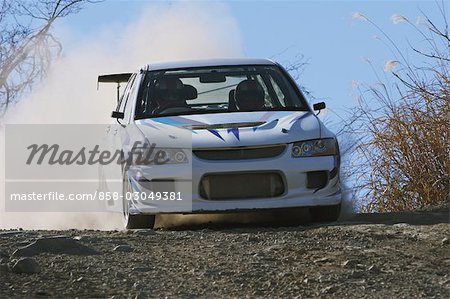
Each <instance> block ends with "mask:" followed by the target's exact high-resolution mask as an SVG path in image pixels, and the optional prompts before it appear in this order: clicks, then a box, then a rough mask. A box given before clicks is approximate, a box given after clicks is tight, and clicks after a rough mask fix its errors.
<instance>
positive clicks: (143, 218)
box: [122, 174, 156, 229]
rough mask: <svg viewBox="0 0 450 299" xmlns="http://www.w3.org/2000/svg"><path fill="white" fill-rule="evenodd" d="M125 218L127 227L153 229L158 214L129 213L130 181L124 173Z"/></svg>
mask: <svg viewBox="0 0 450 299" xmlns="http://www.w3.org/2000/svg"><path fill="white" fill-rule="evenodd" d="M122 186H123V188H122V192H123V199H122V200H123V219H124V223H125V228H126V229H145V228H147V229H153V228H154V227H155V219H156V215H130V213H129V206H128V204H129V202H128V200H127V198H128V197H127V195H126V193H127V192H129V191H130V186H129V184H128V181H127V180H126V179H125V174H124V180H123V185H122Z"/></svg>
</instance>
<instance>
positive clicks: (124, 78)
mask: <svg viewBox="0 0 450 299" xmlns="http://www.w3.org/2000/svg"><path fill="white" fill-rule="evenodd" d="M131 75H133V73H121V74H108V75H100V76H98V79H97V90H98V84H99V83H116V84H117V102H119V95H120V83H122V82H128V80H129V79H130V77H131Z"/></svg>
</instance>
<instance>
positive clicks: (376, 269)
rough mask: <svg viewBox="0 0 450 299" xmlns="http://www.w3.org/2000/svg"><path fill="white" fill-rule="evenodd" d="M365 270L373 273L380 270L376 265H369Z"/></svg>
mask: <svg viewBox="0 0 450 299" xmlns="http://www.w3.org/2000/svg"><path fill="white" fill-rule="evenodd" d="M367 271H369V272H370V273H373V274H378V273H380V272H381V270H380V268H378V267H377V266H376V265H372V266H370V267H369V269H367Z"/></svg>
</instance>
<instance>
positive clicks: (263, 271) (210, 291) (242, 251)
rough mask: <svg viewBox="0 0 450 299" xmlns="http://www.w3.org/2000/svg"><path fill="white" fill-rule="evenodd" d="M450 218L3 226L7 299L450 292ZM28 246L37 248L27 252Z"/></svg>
mask: <svg viewBox="0 0 450 299" xmlns="http://www.w3.org/2000/svg"><path fill="white" fill-rule="evenodd" d="M426 213H428V216H427V215H426ZM448 216H449V215H448V210H446V211H441V212H440V213H436V212H435V211H434V212H427V211H424V212H422V213H421V214H420V215H419V216H417V215H416V213H411V214H410V215H409V216H408V215H407V214H402V216H401V217H399V215H398V214H395V213H392V214H389V215H388V214H383V215H368V214H363V215H356V216H355V217H354V218H353V219H351V220H347V221H346V222H338V223H334V224H314V223H309V224H303V225H300V226H298V225H297V226H289V227H258V226H256V227H255V226H254V225H252V226H250V225H246V226H245V225H244V226H242V225H240V226H236V227H232V226H231V227H230V226H229V225H227V226H223V227H220V225H219V226H217V225H214V226H212V225H211V224H204V225H203V226H197V227H195V228H192V227H178V228H176V229H175V230H174V229H171V230H167V229H166V230H164V229H160V230H155V231H153V230H138V231H133V232H130V231H87V230H86V231H79V230H69V231H64V232H61V231H1V232H0V253H1V263H0V264H1V265H0V266H1V267H0V270H1V274H0V297H1V298H13V297H14V298H17V297H58V298H61V297H64V298H66V297H80V298H82V297H89V298H92V297H100V298H106V297H108V298H122V297H127V298H147V297H156V298H161V297H168V298H195V297H208V298H210V297H211V298H215V297H219V298H223V297H226V298H230V297H232V298H242V297H244V298H245V297H247V298H254V297H257V298H263V297H264V298H267V297H269V298H274V297H283V298H286V297H287V298H291V297H324V298H327V297H338V298H341V297H346V298H380V297H403V298H417V297H435V298H450V272H449V269H450V245H449V242H448V239H449V236H450V224H449V223H448V219H449V218H448ZM212 228H213V229H212ZM62 233H63V234H64V236H60V235H61V234H62ZM444 240H446V241H444ZM50 243H51V244H50ZM32 244H34V245H32ZM36 244H38V245H36ZM69 244H70V246H69ZM44 245H45V246H44ZM71 246H73V248H72V247H71ZM21 248H22V253H24V250H23V248H28V249H27V250H28V251H27V250H25V253H27V254H26V255H25V256H23V257H22V256H18V255H17V250H21ZM30 248H31V249H32V250H31V249H30ZM15 252H16V253H15ZM80 252H81V253H80ZM31 256H32V257H31Z"/></svg>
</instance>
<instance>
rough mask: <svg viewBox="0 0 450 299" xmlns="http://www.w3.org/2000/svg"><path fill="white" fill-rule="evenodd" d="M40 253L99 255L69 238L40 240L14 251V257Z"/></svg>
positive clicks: (60, 237)
mask: <svg viewBox="0 0 450 299" xmlns="http://www.w3.org/2000/svg"><path fill="white" fill-rule="evenodd" d="M40 253H51V254H71V255H93V254H98V252H97V251H95V250H94V249H92V248H89V247H87V246H85V245H82V244H80V243H79V242H78V241H77V240H75V239H73V238H70V237H67V236H55V237H46V238H40V239H37V240H36V241H34V242H32V243H30V244H28V245H26V246H24V247H21V248H19V249H17V250H16V251H14V253H13V255H14V256H28V257H30V256H35V255H38V254H40Z"/></svg>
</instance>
